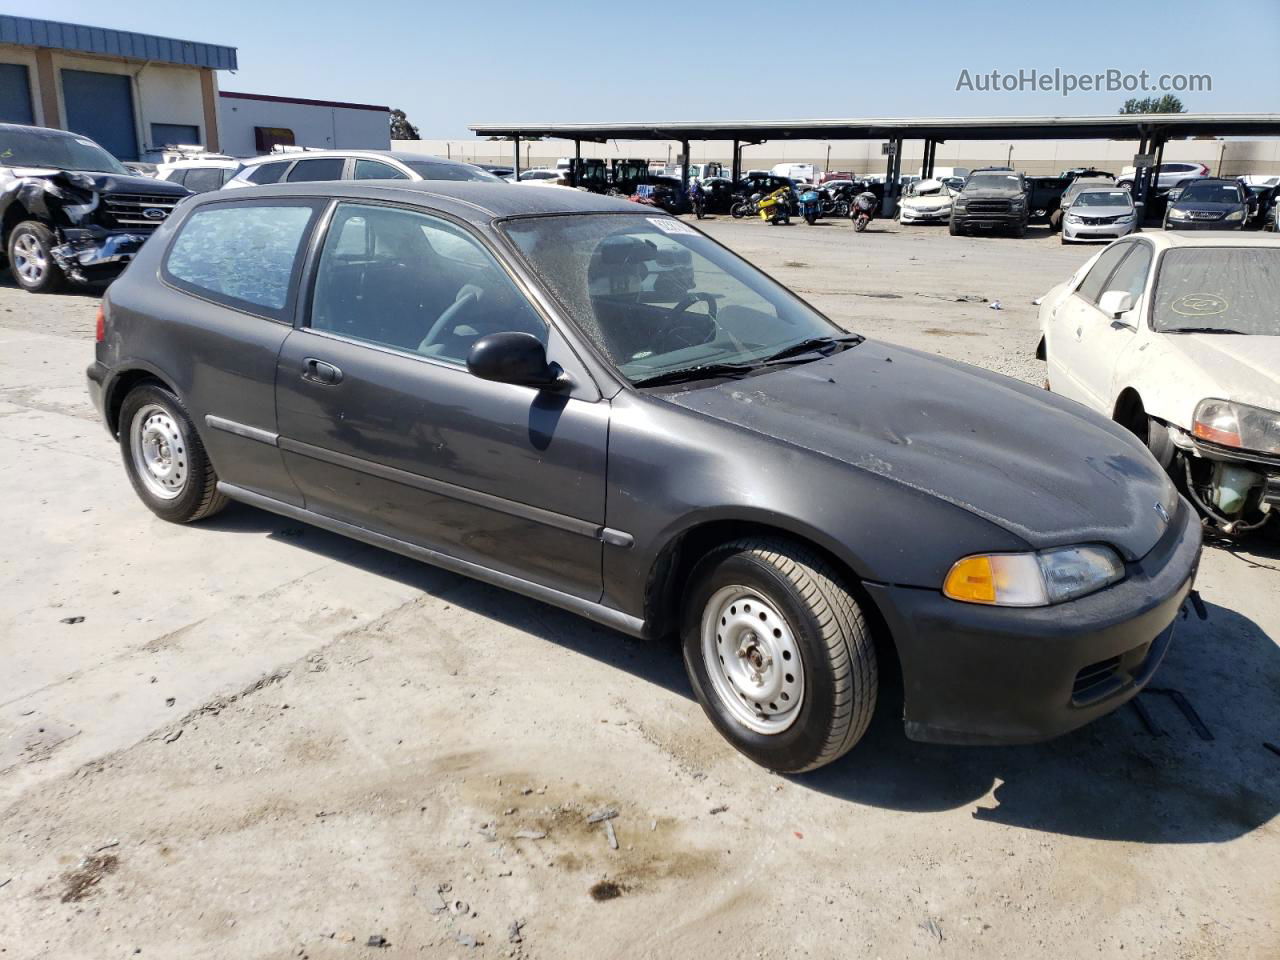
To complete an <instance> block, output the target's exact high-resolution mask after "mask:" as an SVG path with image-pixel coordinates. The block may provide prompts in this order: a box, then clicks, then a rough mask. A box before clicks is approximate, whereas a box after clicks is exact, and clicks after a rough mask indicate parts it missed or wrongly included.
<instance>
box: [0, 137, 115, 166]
mask: <svg viewBox="0 0 1280 960" xmlns="http://www.w3.org/2000/svg"><path fill="white" fill-rule="evenodd" d="M0 166H6V167H53V168H55V169H58V170H83V171H86V172H88V173H123V174H128V172H129V171H128V170H127V169H125V166H124V164H122V163H121V162H120V161H119V160H117V159H116V158H115V157H113V156H112V155H111V154H109V153H107V151H105V150H103V149H102V148H101V147H100V146H98V145H97V144H96V143H94V142H93V141H92V140H90V139H89V138H88V137H79V136H76V135H75V134H72V133H62V132H59V131H54V130H15V129H13V128H10V129H8V130H0Z"/></svg>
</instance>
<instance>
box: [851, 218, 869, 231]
mask: <svg viewBox="0 0 1280 960" xmlns="http://www.w3.org/2000/svg"><path fill="white" fill-rule="evenodd" d="M870 222H871V221H870V220H869V219H867V218H866V217H858V218H857V219H856V220H854V221H853V229H854V230H856V231H857V232H858V233H861V232H862V231H863V230H865V229H867V224H868V223H870Z"/></svg>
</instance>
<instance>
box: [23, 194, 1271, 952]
mask: <svg viewBox="0 0 1280 960" xmlns="http://www.w3.org/2000/svg"><path fill="white" fill-rule="evenodd" d="M703 226H704V228H705V229H706V230H707V231H708V232H710V233H711V234H712V235H713V236H715V237H717V238H718V239H720V240H721V241H723V242H725V243H726V244H728V245H729V246H731V247H733V248H735V249H737V250H739V251H740V252H742V253H743V254H744V255H746V256H747V257H748V258H750V259H752V260H753V261H755V262H756V263H758V264H760V265H761V266H762V267H764V268H765V269H766V270H768V271H769V272H771V273H772V274H774V275H775V276H777V277H778V278H780V279H781V280H783V281H785V282H786V283H788V284H790V285H791V286H793V287H794V288H795V289H797V290H799V291H800V292H801V293H802V294H803V295H805V296H806V297H808V298H809V299H811V300H812V301H813V302H814V303H816V304H817V305H818V306H820V307H821V308H823V309H825V310H827V311H828V312H829V313H830V314H831V315H832V316H833V317H835V318H836V319H837V320H839V321H840V322H842V323H844V324H846V325H847V326H849V327H850V328H852V329H856V330H859V331H861V332H864V333H867V334H870V335H872V336H876V337H880V338H883V339H886V340H890V341H895V342H898V343H902V344H907V345H910V346H916V347H923V348H925V349H929V350H933V351H934V352H937V353H940V354H945V355H948V356H953V357H957V358H959V359H962V360H968V361H971V362H976V363H981V364H983V365H985V366H988V367H991V368H993V369H996V370H999V371H1002V372H1005V373H1009V374H1011V375H1015V376H1020V377H1023V378H1025V379H1027V380H1030V381H1032V382H1039V380H1040V379H1041V378H1042V376H1043V372H1042V365H1041V364H1039V363H1037V362H1036V361H1034V360H1033V359H1030V354H1031V351H1032V350H1033V349H1034V346H1035V340H1036V334H1035V307H1034V306H1032V305H1031V302H1030V301H1031V300H1032V298H1034V297H1036V296H1038V295H1040V294H1041V293H1043V292H1044V291H1045V290H1047V289H1048V288H1049V287H1050V286H1051V285H1053V284H1054V283H1056V282H1058V281H1059V280H1061V279H1063V278H1065V277H1066V276H1067V275H1068V274H1069V273H1070V272H1071V271H1072V270H1073V269H1074V268H1075V267H1076V266H1078V265H1079V264H1080V263H1082V262H1083V261H1084V260H1085V259H1086V258H1087V257H1088V256H1089V255H1090V253H1091V252H1092V251H1090V250H1089V249H1087V248H1086V249H1075V248H1062V247H1060V246H1059V245H1058V242H1057V240H1056V238H1049V237H1047V236H1045V235H1043V233H1033V235H1032V236H1031V237H1029V238H1028V239H1027V240H1025V241H1016V240H1008V239H1002V238H976V239H963V238H952V237H949V236H947V234H946V230H945V229H932V228H915V229H910V230H906V231H904V230H901V229H899V228H897V227H896V226H894V225H892V224H873V225H872V227H871V228H870V229H869V230H868V232H866V233H865V234H861V235H857V234H855V233H854V232H853V231H852V230H851V229H850V228H849V225H848V224H847V223H845V222H842V223H835V224H826V225H820V226H815V227H806V226H805V225H803V224H798V225H796V226H792V227H769V226H767V225H765V224H762V223H758V222H734V221H731V220H729V219H728V218H719V219H713V220H708V221H705V223H704V224H703ZM960 296H970V297H972V298H975V299H974V300H972V301H970V302H960V301H957V297H960ZM977 298H986V301H987V302H981V300H979V299H977ZM996 299H999V300H1000V302H1001V305H1002V307H1003V309H1001V310H993V309H991V308H990V301H993V300H996ZM95 306H96V302H95V299H94V298H93V297H92V296H85V295H79V294H76V295H63V296H51V297H34V296H30V295H27V294H24V293H22V292H20V291H18V290H16V289H15V288H13V287H12V286H11V285H8V284H5V285H0V534H2V535H0V956H3V957H4V958H5V960H11V958H12V960H16V958H36V957H41V958H46V957H53V958H58V960H70V958H93V960H100V958H108V957H128V956H134V955H140V956H142V957H144V958H145V957H149V956H151V957H163V958H178V957H181V958H205V957H208V958H225V957H235V958H285V957H311V958H339V957H342V958H346V957H388V958H390V957H442V958H443V957H459V958H468V957H475V958H482V957H525V958H547V960H550V958H566V957H585V958H623V957H625V958H667V957H703V958H716V957H744V958H757V957H759V958H766V957H767V958H770V960H780V958H800V957H819V958H826V957H831V958H836V957H840V958H845V957H867V958H876V957H883V958H886V960H887V958H898V957H938V958H952V957H1013V956H1019V957H1040V956H1044V957H1086V956H1088V957H1093V956H1099V957H1126V958H1135V957H1152V958H1157V957H1158V958H1161V960H1168V958H1219V957H1221V958H1232V960H1240V958H1259V960H1261V958H1275V957H1277V956H1280V829H1278V828H1277V823H1278V821H1277V820H1276V814H1277V812H1278V811H1280V755H1277V754H1276V753H1274V752H1271V751H1270V750H1268V749H1267V748H1265V747H1264V742H1271V743H1273V744H1280V649H1278V648H1277V640H1278V639H1280V550H1278V549H1277V548H1276V545H1275V544H1274V543H1267V542H1264V541H1259V540H1249V541H1245V542H1243V543H1229V542H1221V541H1213V542H1211V543H1210V544H1209V545H1208V546H1207V548H1206V551H1205V555H1204V560H1203V563H1202V568H1201V574H1200V581H1199V587H1200V590H1201V592H1202V595H1203V597H1204V599H1205V601H1206V603H1207V605H1208V611H1209V619H1208V620H1207V622H1200V621H1199V620H1197V619H1196V618H1195V617H1194V616H1193V617H1191V618H1190V619H1188V620H1186V621H1185V622H1183V623H1181V624H1180V626H1179V628H1178V633H1177V636H1176V639H1175V643H1174V646H1173V648H1172V651H1171V653H1170V655H1169V657H1168V659H1167V660H1166V662H1165V665H1164V666H1163V668H1162V669H1161V671H1160V673H1159V674H1157V677H1156V679H1155V681H1154V682H1155V684H1156V685H1157V686H1158V687H1159V688H1161V689H1165V690H1174V691H1178V692H1180V693H1181V694H1183V695H1184V696H1185V698H1186V701H1187V702H1188V703H1189V704H1190V706H1191V707H1192V708H1193V709H1194V712H1195V715H1196V716H1198V717H1199V718H1200V720H1202V721H1203V724H1204V727H1205V728H1206V730H1205V732H1206V733H1207V734H1209V735H1210V736H1211V737H1212V739H1202V736H1201V735H1200V733H1198V732H1197V728H1196V727H1195V726H1193V724H1192V723H1191V721H1190V720H1189V718H1188V717H1187V716H1184V714H1183V713H1182V712H1180V710H1179V709H1178V707H1177V705H1176V703H1175V701H1174V699H1173V698H1171V697H1170V696H1169V695H1167V694H1163V693H1156V692H1147V693H1144V694H1143V695H1142V697H1141V698H1140V699H1141V702H1142V703H1144V704H1145V705H1146V708H1147V710H1148V711H1149V713H1150V716H1151V718H1152V720H1153V721H1154V724H1155V725H1156V727H1157V728H1158V731H1159V733H1160V735H1156V734H1154V733H1153V732H1152V731H1151V730H1150V729H1148V728H1147V727H1146V726H1145V725H1144V724H1143V722H1142V721H1141V719H1140V717H1139V715H1138V712H1137V711H1136V710H1135V709H1134V708H1132V707H1126V708H1124V709H1122V710H1121V711H1119V712H1118V713H1116V714H1113V715H1111V716H1109V717H1107V718H1105V719H1103V720H1102V721H1100V722H1098V723H1095V724H1093V725H1092V726H1090V727H1088V728H1086V729H1084V730H1081V731H1079V732H1077V733H1075V734H1072V735H1070V736H1067V737H1064V738H1061V739H1059V740H1056V741H1054V742H1051V743H1048V744H1044V745H1040V746H1032V747H1018V748H990V749H988V748H983V749H976V748H975V749H957V748H946V747H935V746H924V745H919V744H913V743H910V742H908V741H907V740H905V739H904V737H903V734H902V729H901V724H900V722H899V721H898V720H897V718H896V717H895V715H894V697H893V695H892V692H890V693H889V695H888V696H887V697H886V698H885V699H886V703H885V705H884V706H882V708H881V710H880V712H879V714H878V716H877V720H876V722H875V723H874V724H873V727H872V730H871V732H870V734H869V735H868V737H867V739H866V740H864V741H863V743H862V744H860V745H859V746H858V747H857V748H856V749H855V750H854V751H853V752H852V753H851V754H850V755H849V756H847V757H846V758H844V759H843V760H842V761H840V762H838V763H836V764H835V765H833V766H831V767H829V768H826V769H824V770H822V771H819V772H818V773H815V774H811V775H807V776H803V777H795V778H783V777H777V776H773V775H770V774H768V773H767V772H765V771H763V770H761V769H759V768H757V767H755V766H753V765H751V764H750V763H749V762H747V761H746V760H745V759H743V758H742V757H740V756H739V755H738V754H736V753H735V752H734V751H733V750H731V749H730V748H729V747H728V746H727V745H726V744H725V743H724V742H723V741H722V740H721V739H720V738H719V737H718V736H717V735H716V733H715V732H714V731H713V729H712V728H711V726H710V724H709V723H708V722H707V721H706V720H705V719H704V717H703V715H702V712H701V710H700V709H699V707H698V706H697V704H696V703H695V702H694V701H693V700H692V699H691V695H690V690H689V686H688V683H687V681H686V680H685V677H684V673H683V669H682V666H681V664H680V660H679V656H678V653H677V651H676V650H675V649H673V648H671V647H669V646H667V645H664V644H643V643H639V642H635V641H631V640H628V639H626V638H624V637H622V636H621V635H619V634H615V633H612V632H609V631H607V630H605V629H602V628H599V627H596V626H593V625H591V624H589V623H587V622H586V621H583V620H579V619H577V618H575V617H573V616H570V615H568V614H565V613H562V612H560V611H558V610H555V609H552V608H550V607H546V606H542V605H540V604H538V603H535V602H532V601H529V600H526V599H523V598H520V597H517V596H514V595H511V594H507V593H504V592H502V591H500V590H497V589H494V588H491V587H487V586H483V585H481V584H478V583H475V582H473V581H469V580H466V579H463V578H461V577H457V576H454V575H451V574H447V573H443V572H440V571H438V570H434V569H432V568H430V567H426V566H422V565H420V564H416V563H413V562H411V561H408V560H404V559H401V558H399V557H396V556H393V555H390V554H386V553H383V552H380V551H378V550H376V549H373V548H370V547H366V546H363V545H360V544H356V543H353V542H349V541H346V540H343V539H341V538H338V537H336V536H332V535H330V534H327V533H324V532H322V531H320V530H318V529H315V528H310V527H305V526H301V525H298V524H296V523H293V522H290V521H286V520H283V519H280V518H277V517H274V516H272V515H269V514H265V513H261V512H258V511H256V510H252V509H249V508H245V507H239V506H232V507H231V508H229V509H228V510H227V511H226V512H225V513H223V514H221V515H219V516H218V517H216V518H214V519H213V520H211V521H209V522H206V523H202V524H197V525H194V526H190V527H177V526H173V525H169V524H166V523H164V522H162V521H160V520H158V519H155V518H154V517H153V516H152V515H151V514H150V513H149V512H148V511H147V510H146V509H145V508H144V507H143V506H142V504H141V503H140V502H139V501H138V500H137V498H136V497H135V496H134V495H133V492H132V490H131V489H130V487H129V484H128V482H127V480H126V478H125V474H124V471H123V469H122V467H121V465H120V462H119V453H118V450H117V449H116V447H115V446H114V445H113V443H112V441H111V440H110V439H109V438H108V436H107V434H106V433H105V431H104V430H103V429H102V428H101V426H100V425H99V424H98V423H97V422H96V421H95V418H94V414H93V411H92V409H91V408H90V406H89V403H88V400H87V397H86V394H85V390H84V386H83V369H84V366H85V364H86V363H87V362H88V360H89V359H90V358H91V355H92V340H93V323H94V309H95ZM77 618H83V620H77ZM67 620H73V621H75V622H66V621H67ZM606 807H611V808H614V809H616V811H617V816H616V818H615V819H612V820H610V821H608V822H609V824H610V825H611V826H612V828H613V830H614V834H615V836H616V840H617V849H613V848H612V847H611V846H610V843H609V841H608V834H607V829H608V828H607V827H605V826H604V824H603V823H588V820H587V818H588V816H589V815H590V814H591V813H593V812H595V811H598V810H600V809H601V808H606Z"/></svg>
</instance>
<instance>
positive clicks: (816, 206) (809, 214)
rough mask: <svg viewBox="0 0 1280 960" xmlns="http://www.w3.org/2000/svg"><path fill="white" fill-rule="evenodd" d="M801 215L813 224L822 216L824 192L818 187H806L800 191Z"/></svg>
mask: <svg viewBox="0 0 1280 960" xmlns="http://www.w3.org/2000/svg"><path fill="white" fill-rule="evenodd" d="M799 212H800V216H802V217H804V222H805V223H807V224H808V225H809V226H811V227H812V226H813V225H814V224H815V223H816V222H817V220H818V217H820V216H822V193H821V192H820V191H819V190H818V189H817V188H816V187H804V188H803V189H802V190H801V193H800V208H799Z"/></svg>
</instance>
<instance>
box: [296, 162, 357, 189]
mask: <svg viewBox="0 0 1280 960" xmlns="http://www.w3.org/2000/svg"><path fill="white" fill-rule="evenodd" d="M346 162H347V161H346V160H345V159H344V158H342V157H316V159H314V160H299V161H298V162H297V163H295V164H294V165H293V169H292V170H290V171H289V177H288V180H289V182H290V183H312V182H315V181H317V180H341V179H342V168H343V167H344V166H345V165H346Z"/></svg>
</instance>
